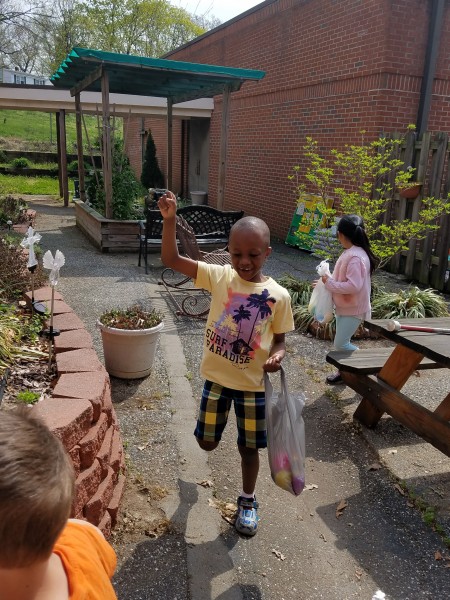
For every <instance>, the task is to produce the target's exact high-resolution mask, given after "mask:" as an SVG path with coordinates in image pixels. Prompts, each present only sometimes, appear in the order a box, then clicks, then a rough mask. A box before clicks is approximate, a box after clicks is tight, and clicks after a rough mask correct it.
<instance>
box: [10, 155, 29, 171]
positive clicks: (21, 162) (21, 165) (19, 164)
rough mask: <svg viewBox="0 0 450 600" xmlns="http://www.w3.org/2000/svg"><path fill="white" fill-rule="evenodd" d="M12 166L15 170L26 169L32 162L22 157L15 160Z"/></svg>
mask: <svg viewBox="0 0 450 600" xmlns="http://www.w3.org/2000/svg"><path fill="white" fill-rule="evenodd" d="M11 165H12V166H13V168H14V169H26V168H27V167H29V166H30V161H29V160H28V158H25V157H23V156H20V157H19V158H15V159H14V160H12V161H11Z"/></svg>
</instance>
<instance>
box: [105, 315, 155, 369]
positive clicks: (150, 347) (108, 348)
mask: <svg viewBox="0 0 450 600" xmlns="http://www.w3.org/2000/svg"><path fill="white" fill-rule="evenodd" d="M97 327H98V328H99V329H100V331H101V334H102V341H103V353H104V356H105V368H106V370H107V371H108V373H109V374H110V375H112V376H113V377H119V378H120V379H141V378H142V377H147V375H149V374H150V372H151V370H152V366H153V361H154V358H155V353H156V345H157V343H158V340H159V336H160V333H161V330H162V329H163V327H164V323H160V324H159V325H156V327H152V328H151V329H116V328H114V327H107V326H106V325H102V324H101V323H100V321H97Z"/></svg>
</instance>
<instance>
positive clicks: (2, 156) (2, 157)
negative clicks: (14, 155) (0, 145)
mask: <svg viewBox="0 0 450 600" xmlns="http://www.w3.org/2000/svg"><path fill="white" fill-rule="evenodd" d="M7 162H8V156H7V155H6V152H5V151H4V150H0V163H7Z"/></svg>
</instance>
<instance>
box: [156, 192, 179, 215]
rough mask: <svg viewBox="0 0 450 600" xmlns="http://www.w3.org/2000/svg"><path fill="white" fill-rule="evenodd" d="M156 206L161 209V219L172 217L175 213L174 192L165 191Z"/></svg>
mask: <svg viewBox="0 0 450 600" xmlns="http://www.w3.org/2000/svg"><path fill="white" fill-rule="evenodd" d="M158 208H159V210H160V211H161V214H162V216H163V219H170V218H174V217H175V215H176V214H177V199H176V198H175V194H173V193H172V192H170V191H167V192H166V193H165V194H164V195H163V196H161V198H160V199H159V200H158Z"/></svg>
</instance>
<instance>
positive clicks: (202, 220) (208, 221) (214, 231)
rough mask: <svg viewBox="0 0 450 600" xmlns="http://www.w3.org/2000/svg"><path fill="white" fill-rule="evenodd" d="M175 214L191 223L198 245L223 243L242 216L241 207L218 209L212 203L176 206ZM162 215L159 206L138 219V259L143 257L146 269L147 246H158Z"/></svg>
mask: <svg viewBox="0 0 450 600" xmlns="http://www.w3.org/2000/svg"><path fill="white" fill-rule="evenodd" d="M177 215H180V216H181V217H183V219H184V220H185V221H186V223H188V225H190V226H191V228H192V230H193V232H194V235H195V239H196V241H197V244H198V245H199V246H201V247H208V246H210V247H213V246H220V245H221V246H226V245H227V244H228V237H229V235H230V230H231V228H232V226H233V225H234V224H235V223H236V221H238V220H239V219H241V218H242V217H243V216H244V211H242V210H241V211H226V210H218V209H217V208H214V207H212V206H204V205H192V206H185V207H183V208H179V209H178V211H177ZM162 222H163V218H162V216H161V213H160V211H159V210H148V211H147V213H146V219H145V220H144V221H140V222H139V228H140V230H139V261H138V265H139V266H141V259H142V257H143V258H144V264H145V272H146V273H147V272H148V268H147V255H148V250H149V248H151V247H153V248H160V247H161V238H162Z"/></svg>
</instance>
